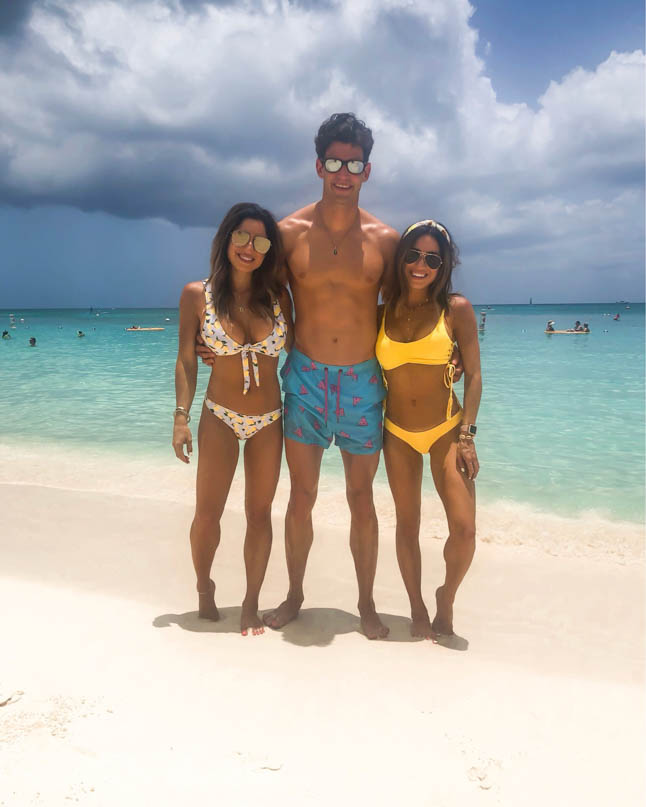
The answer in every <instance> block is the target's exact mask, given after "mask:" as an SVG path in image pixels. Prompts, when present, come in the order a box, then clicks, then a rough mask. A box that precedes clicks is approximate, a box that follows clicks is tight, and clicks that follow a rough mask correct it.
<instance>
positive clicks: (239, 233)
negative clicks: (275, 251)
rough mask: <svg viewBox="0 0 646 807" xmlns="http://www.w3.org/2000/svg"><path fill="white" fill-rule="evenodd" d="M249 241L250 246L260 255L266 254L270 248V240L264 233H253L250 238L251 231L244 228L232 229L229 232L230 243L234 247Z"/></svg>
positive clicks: (242, 245) (244, 244)
mask: <svg viewBox="0 0 646 807" xmlns="http://www.w3.org/2000/svg"><path fill="white" fill-rule="evenodd" d="M249 241H251V246H252V247H253V248H254V249H255V250H256V252H258V253H260V254H261V255H266V254H267V253H268V252H269V250H270V249H271V241H270V240H269V239H268V238H266V237H265V236H264V235H254V236H253V238H252V237H251V233H248V232H247V231H246V230H234V231H233V232H232V233H231V243H232V244H233V245H234V246H235V247H244V246H246V245H247V244H248V243H249Z"/></svg>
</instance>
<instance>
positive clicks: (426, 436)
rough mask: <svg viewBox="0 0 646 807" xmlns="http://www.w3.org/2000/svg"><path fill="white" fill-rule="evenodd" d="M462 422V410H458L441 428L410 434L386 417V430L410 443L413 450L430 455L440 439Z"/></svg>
mask: <svg viewBox="0 0 646 807" xmlns="http://www.w3.org/2000/svg"><path fill="white" fill-rule="evenodd" d="M461 421H462V410H461V409H458V411H457V412H456V413H455V415H453V417H450V418H449V419H448V420H445V421H444V422H443V423H440V424H439V426H433V428H432V429H425V430H424V431H422V432H410V431H408V429H402V428H401V426H397V425H396V424H395V423H393V422H392V420H388V418H386V417H385V418H384V428H385V429H386V431H387V432H390V433H391V434H394V435H395V437H399V439H400V440H403V441H404V442H405V443H408V445H409V446H410V447H411V448H414V449H415V451H419V453H420V454H428V452H429V451H430V449H431V446H432V445H433V443H436V442H437V441H438V440H439V439H440V437H443V436H444V435H445V434H446V433H447V432H450V431H451V429H454V428H455V427H456V426H457V425H458V424H459V423H460V422H461Z"/></svg>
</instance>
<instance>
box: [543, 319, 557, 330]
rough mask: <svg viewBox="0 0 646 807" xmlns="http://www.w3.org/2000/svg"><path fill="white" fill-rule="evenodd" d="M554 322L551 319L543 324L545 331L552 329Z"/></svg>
mask: <svg viewBox="0 0 646 807" xmlns="http://www.w3.org/2000/svg"><path fill="white" fill-rule="evenodd" d="M554 325H555V322H554V320H553V319H550V320H548V321H547V325H546V326H545V330H546V331H553V330H554Z"/></svg>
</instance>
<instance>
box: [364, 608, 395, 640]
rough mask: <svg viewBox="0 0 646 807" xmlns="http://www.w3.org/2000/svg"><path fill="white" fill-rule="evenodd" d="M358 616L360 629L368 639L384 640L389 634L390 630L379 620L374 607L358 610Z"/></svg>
mask: <svg viewBox="0 0 646 807" xmlns="http://www.w3.org/2000/svg"><path fill="white" fill-rule="evenodd" d="M359 616H360V617H361V629H362V630H363V632H364V633H365V634H366V637H367V638H368V639H385V638H386V636H388V634H389V633H390V628H387V627H386V626H385V625H384V623H383V622H382V621H381V619H379V616H378V614H377V612H376V610H375V607H374V605H373V606H370V607H368V608H359Z"/></svg>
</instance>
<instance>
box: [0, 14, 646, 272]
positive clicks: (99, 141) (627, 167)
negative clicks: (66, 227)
mask: <svg viewBox="0 0 646 807" xmlns="http://www.w3.org/2000/svg"><path fill="white" fill-rule="evenodd" d="M472 11H473V9H472V7H471V6H470V5H469V3H468V2H467V1H466V0H415V2H412V0H331V1H330V2H328V3H313V2H305V0H301V1H300V2H297V1H296V0H292V2H288V0H282V1H281V2H278V1H276V2H271V1H270V0H263V1H261V0H257V1H255V2H254V0H247V1H246V2H235V3H228V4H227V3H217V4H213V3H212V4H208V3H192V4H189V3H180V2H179V0H175V1H174V2H171V1H170V0H169V1H168V2H162V0H140V2H135V3H123V2H110V0H83V1H82V2H81V0H68V1H67V2H63V0H58V2H57V0H51V1H50V2H48V3H47V4H42V5H38V4H36V5H35V6H34V9H33V13H32V16H31V18H30V19H29V21H28V24H27V28H26V32H25V34H24V36H23V37H22V38H20V39H14V40H12V39H8V40H6V41H5V43H4V44H1V43H0V119H2V121H3V125H2V134H1V136H0V199H4V200H5V201H8V202H9V203H13V204H21V205H30V204H43V203H48V204H68V205H72V206H77V207H79V208H81V209H85V210H105V211H107V212H110V213H113V214H116V215H121V216H124V217H148V216H157V217H165V218H168V219H169V220H171V221H175V222H177V223H180V224H183V225H185V224H196V225H204V224H208V225H209V226H212V224H213V222H214V221H217V218H218V217H219V216H220V215H221V214H222V212H223V210H224V209H226V207H228V206H229V205H230V204H231V203H232V202H233V201H236V200H237V199H239V198H252V199H257V200H258V201H260V202H262V203H265V204H267V205H268V206H270V207H271V208H272V209H274V210H275V211H276V212H278V213H285V212H288V210H289V209H290V208H291V207H295V206H297V205H300V204H303V203H305V202H307V201H310V200H312V199H313V198H315V196H316V193H317V185H316V184H315V177H314V174H313V161H314V149H313V137H314V134H315V132H316V129H317V127H318V125H319V124H320V122H321V120H322V119H323V118H325V117H327V116H328V115H329V114H330V113H332V112H334V111H341V110H352V111H355V112H357V113H358V114H359V115H360V116H362V117H364V118H365V119H366V121H367V122H368V123H369V125H371V126H372V128H373V131H374V134H375V140H376V146H375V150H374V152H373V174H372V178H371V181H370V182H369V183H368V185H366V187H365V189H364V192H363V194H364V195H363V202H364V204H365V205H366V206H367V207H369V208H370V209H371V210H373V211H374V212H376V213H377V214H378V215H381V216H382V217H383V218H385V219H386V220H387V221H389V222H391V223H392V224H393V225H395V226H397V227H402V226H403V225H405V224H406V222H408V221H409V220H414V219H417V218H419V216H420V215H422V214H424V215H427V214H433V215H434V216H435V217H437V218H443V219H444V220H446V222H447V223H448V224H449V226H451V227H452V229H453V230H454V232H455V234H456V235H457V236H458V238H459V239H460V240H461V241H462V242H463V244H464V247H465V248H464V250H463V252H464V256H465V267H464V271H465V277H467V276H468V273H469V271H470V268H469V266H470V262H473V263H476V262H478V261H482V260H485V259H486V260H487V261H488V260H489V256H488V255H487V250H491V249H496V250H497V253H496V254H497V255H499V258H500V260H499V268H500V271H503V270H504V265H505V263H504V260H503V258H504V255H506V254H507V253H508V251H509V250H510V249H511V250H513V249H515V248H516V246H515V245H517V244H522V249H524V250H525V253H526V255H527V261H526V263H525V265H524V271H531V270H532V267H533V266H534V264H533V263H532V260H533V259H532V255H533V254H535V255H539V254H540V252H541V249H542V245H543V244H544V243H545V241H546V240H548V239H554V238H557V239H558V240H559V245H560V246H559V250H558V255H557V257H556V258H555V259H554V260H556V261H557V262H558V261H561V262H568V261H569V262H570V263H572V262H573V261H575V260H576V261H583V262H584V263H585V262H589V258H590V259H591V258H592V256H591V255H590V256H587V253H586V252H585V250H586V246H585V245H586V238H585V236H586V233H589V234H590V233H592V234H594V233H596V232H597V228H598V227H599V226H600V221H602V220H604V218H603V217H602V219H599V215H600V214H599V211H605V213H604V216H605V221H606V223H607V222H608V221H610V220H611V221H613V226H616V227H622V225H623V226H624V227H625V229H626V233H625V239H626V241H625V243H626V244H628V245H630V247H629V248H628V252H629V253H630V255H632V260H633V263H635V261H637V264H640V256H641V249H642V247H641V243H642V239H643V196H642V193H641V180H642V177H643V124H644V114H643V97H644V71H643V68H644V57H643V54H642V53H641V52H636V53H632V54H626V53H611V54H610V56H609V58H608V59H607V60H606V61H605V62H603V63H602V64H601V65H599V66H598V67H597V69H596V70H594V71H586V70H583V69H581V68H577V69H576V70H573V71H572V72H571V73H569V74H568V75H567V76H565V77H563V78H562V79H560V80H555V81H552V83H551V84H550V86H549V88H548V89H547V91H546V92H545V94H544V95H543V96H542V97H541V99H540V101H539V109H538V110H537V111H534V110H533V109H532V108H530V107H529V106H528V105H525V104H502V103H500V102H499V101H498V100H497V98H496V94H495V88H494V87H492V85H491V82H490V80H489V79H488V77H487V75H486V64H484V63H483V62H482V61H481V60H480V59H479V58H478V57H477V56H476V42H477V32H476V31H475V30H474V29H473V28H472V27H471V25H470V18H471V14H472ZM505 239H506V247H503V245H502V242H503V241H505ZM593 242H594V238H593V237H591V238H590V239H589V243H593ZM575 243H576V244H577V249H579V250H581V249H582V250H584V254H583V255H580V254H576V255H575V254H574V252H573V251H572V250H573V248H570V247H568V244H571V245H572V244H575ZM631 250H632V251H631ZM537 260H538V259H537ZM627 260H628V259H627ZM514 271H517V269H514Z"/></svg>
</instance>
